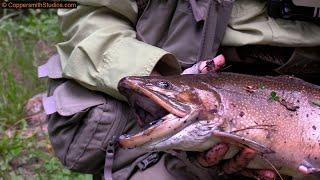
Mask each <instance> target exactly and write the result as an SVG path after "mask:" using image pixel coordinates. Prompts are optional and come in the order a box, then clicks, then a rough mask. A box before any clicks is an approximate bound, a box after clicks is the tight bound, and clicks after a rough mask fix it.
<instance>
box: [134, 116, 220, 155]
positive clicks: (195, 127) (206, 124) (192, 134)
mask: <svg viewBox="0 0 320 180" xmlns="http://www.w3.org/2000/svg"><path fill="white" fill-rule="evenodd" d="M218 125H219V124H218V123H217V122H216V121H196V122H194V123H192V124H190V125H189V126H187V127H185V128H183V129H182V130H180V131H179V132H177V133H176V134H174V135H172V136H170V137H163V138H161V139H158V140H157V141H150V142H148V143H145V144H144V145H142V146H141V147H140V148H142V149H146V150H150V151H170V150H173V149H174V150H182V151H198V152H203V151H205V150H207V149H209V148H210V147H212V146H213V145H214V144H216V143H217V142H219V141H220V140H219V139H217V138H214V137H213V136H212V133H213V132H214V131H215V130H217V127H218Z"/></svg>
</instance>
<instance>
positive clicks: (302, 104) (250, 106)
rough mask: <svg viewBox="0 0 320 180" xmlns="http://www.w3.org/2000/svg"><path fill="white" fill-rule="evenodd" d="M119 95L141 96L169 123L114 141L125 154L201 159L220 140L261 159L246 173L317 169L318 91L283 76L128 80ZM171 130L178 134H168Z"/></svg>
mask: <svg viewBox="0 0 320 180" xmlns="http://www.w3.org/2000/svg"><path fill="white" fill-rule="evenodd" d="M159 83H160V84H161V83H162V84H163V83H165V84H167V85H168V86H166V87H163V85H162V86H159ZM119 90H120V92H123V94H124V95H126V96H130V95H129V94H128V93H127V92H128V91H135V92H137V93H140V94H144V95H145V96H146V97H148V98H149V99H151V100H152V101H154V102H155V103H158V104H159V105H160V106H162V107H163V108H165V109H166V110H167V111H168V112H169V113H170V114H169V115H168V116H173V117H172V118H171V119H170V118H169V120H163V121H160V122H158V123H157V124H156V125H154V126H152V127H150V128H149V129H147V130H145V131H144V132H141V133H138V134H137V135H133V136H128V137H122V138H120V144H121V145H122V146H124V147H129V148H132V147H138V146H139V147H141V148H144V149H149V150H150V151H152V150H171V149H180V150H185V151H204V150H206V149H208V148H210V147H211V146H212V145H213V144H214V143H216V142H217V141H218V140H222V141H226V142H229V143H231V144H235V145H236V146H249V147H250V148H252V149H255V150H257V151H258V152H259V153H260V156H258V157H257V158H256V160H255V161H253V162H252V163H251V164H250V165H249V166H251V167H253V168H270V165H269V164H268V163H266V161H264V159H267V160H268V161H270V162H271V163H272V164H274V165H275V166H276V168H277V169H280V172H281V173H284V174H289V175H292V174H293V172H295V171H297V169H298V168H299V166H301V165H303V166H305V167H308V168H315V169H317V168H320V107H319V104H318V102H319V100H320V88H319V87H318V86H316V85H312V84H310V83H307V82H305V81H303V80H300V79H297V78H292V77H288V76H279V77H257V76H250V75H241V74H234V73H219V74H206V75H182V76H175V77H170V76H169V77H128V78H125V79H123V80H122V81H121V82H120V83H119ZM128 98H129V97H128ZM194 112H197V114H196V115H195V113H194ZM189 116H190V118H189ZM192 116H194V117H192ZM195 117H196V118H195ZM170 122H172V124H175V125H176V126H177V127H175V128H174V129H170V128H172V127H171V126H172V125H171V124H170ZM182 122H184V123H182ZM165 123H167V124H169V125H166V124H165ZM180 124H181V125H180ZM146 131H149V133H147V134H146V133H145V132H146ZM161 131H163V132H162V134H158V133H157V132H161ZM150 137H151V138H150ZM139 138H140V139H139ZM140 140H142V141H140Z"/></svg>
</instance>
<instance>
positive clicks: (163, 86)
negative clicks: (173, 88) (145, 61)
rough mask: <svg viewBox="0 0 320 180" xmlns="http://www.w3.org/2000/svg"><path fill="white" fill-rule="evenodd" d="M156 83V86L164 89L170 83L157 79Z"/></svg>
mask: <svg viewBox="0 0 320 180" xmlns="http://www.w3.org/2000/svg"><path fill="white" fill-rule="evenodd" d="M157 85H158V87H160V88H164V89H167V88H169V87H170V84H169V83H168V82H166V81H159V82H158V83H157Z"/></svg>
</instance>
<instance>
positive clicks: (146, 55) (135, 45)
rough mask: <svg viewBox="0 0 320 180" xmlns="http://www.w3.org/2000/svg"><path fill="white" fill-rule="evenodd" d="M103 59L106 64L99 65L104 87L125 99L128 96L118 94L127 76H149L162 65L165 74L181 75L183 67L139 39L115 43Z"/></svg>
mask: <svg viewBox="0 0 320 180" xmlns="http://www.w3.org/2000/svg"><path fill="white" fill-rule="evenodd" d="M103 57H104V60H103V65H102V66H99V68H100V69H98V72H99V73H98V74H99V77H97V78H102V79H101V80H100V82H103V84H102V86H104V87H110V89H109V88H108V89H106V91H107V93H108V94H110V95H111V96H114V97H116V98H118V99H122V100H123V99H124V97H123V96H122V95H120V94H119V92H118V91H117V86H118V82H119V81H120V80H121V79H122V78H123V77H126V76H148V75H150V74H151V72H152V70H153V69H154V68H155V66H156V65H157V63H158V62H159V69H160V73H162V74H163V75H172V74H179V73H180V72H181V68H180V65H179V63H178V61H177V59H176V58H175V57H174V56H173V55H172V54H170V53H168V52H167V51H165V50H163V49H160V48H157V47H154V46H151V45H148V44H146V43H143V42H140V41H138V40H136V41H132V39H130V40H126V39H122V40H120V41H118V42H115V43H114V44H113V46H111V47H110V48H108V49H107V50H106V51H105V53H104V56H103ZM160 62H161V63H160Z"/></svg>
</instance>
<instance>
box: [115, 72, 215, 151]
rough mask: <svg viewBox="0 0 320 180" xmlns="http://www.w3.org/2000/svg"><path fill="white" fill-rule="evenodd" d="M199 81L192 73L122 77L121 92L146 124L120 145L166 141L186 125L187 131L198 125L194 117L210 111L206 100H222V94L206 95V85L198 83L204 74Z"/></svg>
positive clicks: (121, 140) (121, 141)
mask: <svg viewBox="0 0 320 180" xmlns="http://www.w3.org/2000/svg"><path fill="white" fill-rule="evenodd" d="M199 77H200V78H199ZM204 77H205V76H204ZM196 81H197V82H195V79H193V76H190V75H181V76H167V77H165V76H142V77H138V76H130V77H125V78H123V79H122V80H120V82H119V84H118V90H119V92H120V93H121V94H123V95H124V96H125V97H126V98H127V99H128V102H129V104H130V105H131V106H132V107H133V108H134V109H135V112H136V114H137V118H138V119H139V120H138V123H139V125H140V126H142V127H144V130H143V131H142V132H140V133H138V134H136V135H130V136H129V135H126V136H122V138H121V139H120V144H121V145H122V146H123V147H127V148H133V147H137V146H141V145H143V144H146V143H148V144H152V143H153V144H154V143H159V142H160V141H162V142H164V141H165V140H167V139H170V137H173V136H174V135H176V134H179V133H183V132H182V131H183V129H185V128H186V127H189V130H188V131H193V130H194V128H199V127H198V126H199V125H192V124H197V123H196V121H195V120H198V118H199V117H201V116H203V115H204V114H206V113H207V112H209V111H206V110H204V109H206V106H208V103H207V99H208V98H210V101H211V102H215V103H216V102H219V101H220V100H219V96H212V97H208V96H207V95H208V93H206V92H207V90H206V88H203V87H205V86H203V87H201V82H200V83H199V81H201V76H198V77H197V80H196ZM199 85H200V86H199ZM215 103H213V104H215ZM209 104H210V103H209ZM211 104H212V103H211ZM141 111H143V112H141ZM150 117H151V118H150ZM146 119H148V120H146ZM150 122H151V123H150ZM146 124H147V125H146ZM205 124H206V125H205V126H210V125H212V124H210V123H205ZM200 126H201V125H200ZM213 126H215V125H213ZM195 138H196V137H195ZM198 139H199V138H198ZM176 142H177V143H178V142H179V141H176ZM166 148H167V149H169V148H170V147H168V146H167V147H166Z"/></svg>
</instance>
